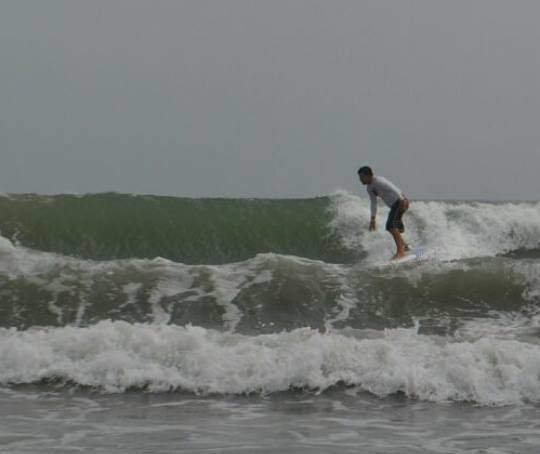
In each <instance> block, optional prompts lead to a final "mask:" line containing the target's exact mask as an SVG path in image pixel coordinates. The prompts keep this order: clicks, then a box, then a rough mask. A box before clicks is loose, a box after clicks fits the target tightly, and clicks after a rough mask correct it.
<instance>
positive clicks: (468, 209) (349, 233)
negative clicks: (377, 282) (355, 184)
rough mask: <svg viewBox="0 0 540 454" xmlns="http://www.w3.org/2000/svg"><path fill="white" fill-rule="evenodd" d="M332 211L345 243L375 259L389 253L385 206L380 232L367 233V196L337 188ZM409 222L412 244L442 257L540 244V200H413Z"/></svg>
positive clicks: (335, 227)
mask: <svg viewBox="0 0 540 454" xmlns="http://www.w3.org/2000/svg"><path fill="white" fill-rule="evenodd" d="M381 204H382V203H381ZM382 205H383V204H382ZM331 210H332V213H333V221H332V224H331V227H332V228H333V230H334V232H336V233H337V234H338V235H339V237H340V238H341V241H342V243H343V245H344V246H345V247H347V248H351V249H361V250H364V251H366V252H367V253H368V260H369V261H371V262H372V263H377V262H380V261H382V260H385V259H387V258H388V257H389V256H390V254H391V251H392V249H393V247H394V246H393V241H392V239H391V237H390V235H388V234H387V233H386V232H385V231H384V221H385V218H386V214H387V210H386V208H383V209H381V210H380V214H379V215H378V222H379V229H378V231H377V232H367V226H368V223H369V200H368V199H367V197H364V198H361V197H359V196H357V195H354V194H351V193H348V192H345V191H339V192H336V193H335V194H334V195H333V196H332V205H331ZM405 225H406V229H407V231H406V237H407V239H408V240H409V241H410V243H411V244H413V245H420V246H424V247H425V249H426V250H427V251H428V253H429V254H431V255H432V256H435V255H436V257H437V258H440V259H443V260H455V259H463V258H472V257H492V256H495V255H497V254H504V253H507V252H510V251H514V250H518V249H535V248H539V247H540V203H499V204H494V203H480V202H463V203H450V202H419V201H418V202H417V201H413V202H412V203H411V208H410V210H409V211H408V212H407V214H406V215H405Z"/></svg>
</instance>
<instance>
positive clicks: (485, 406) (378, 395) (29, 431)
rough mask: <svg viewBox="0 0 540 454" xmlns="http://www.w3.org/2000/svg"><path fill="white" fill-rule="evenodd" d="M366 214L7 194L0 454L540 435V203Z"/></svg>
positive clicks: (488, 447) (311, 202)
mask: <svg viewBox="0 0 540 454" xmlns="http://www.w3.org/2000/svg"><path fill="white" fill-rule="evenodd" d="M385 214H386V210H385V209H381V213H380V217H381V219H380V221H381V222H380V224H381V225H383V222H382V220H383V216H384V215H385ZM368 216H369V210H368V202H367V201H366V199H364V198H360V197H358V196H356V195H354V194H350V193H347V192H337V193H335V194H332V195H330V196H327V197H321V198H316V199H303V200H259V199H254V200H248V199H241V200H231V199H180V198H173V197H157V196H132V195H121V194H96V195H84V196H74V195H57V196H39V195H9V196H3V197H0V235H1V236H0V423H1V424H0V452H9V453H31V452H43V453H56V452H79V451H83V452H106V453H116V452H118V453H120V452H133V453H138V452H141V453H143V452H149V453H150V452H171V453H173V452H231V453H234V452H267V453H272V452H281V453H289V452H290V453H297V452H306V453H307V452H309V453H313V452H316V453H318V452H320V453H346V452H351V453H352V452H355V453H356V452H366V453H426V452H433V453H490V454H491V453H537V452H540V430H539V429H540V405H539V404H540V342H539V341H540V307H539V303H540V203H538V202H507V203H490V202H441V201H415V202H413V204H412V206H411V209H410V211H409V212H408V213H407V214H406V216H405V225H406V228H407V232H406V235H407V240H408V241H409V242H410V244H411V245H413V247H417V248H420V250H421V251H422V257H421V259H420V260H416V261H412V262H408V263H404V264H400V265H392V264H388V262H389V258H390V257H391V255H392V253H393V244H392V240H391V237H390V235H388V234H387V233H385V232H384V231H383V230H382V229H381V230H380V231H378V232H368V231H367V224H368Z"/></svg>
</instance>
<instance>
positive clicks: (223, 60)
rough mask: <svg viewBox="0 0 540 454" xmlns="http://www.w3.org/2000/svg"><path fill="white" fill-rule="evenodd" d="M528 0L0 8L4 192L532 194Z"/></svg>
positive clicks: (22, 4)
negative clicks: (388, 186) (381, 181)
mask: <svg viewBox="0 0 540 454" xmlns="http://www.w3.org/2000/svg"><path fill="white" fill-rule="evenodd" d="M539 18H540V2H538V1H535V0H531V1H509V0H508V1H506V0H505V1H497V0H467V1H460V0H451V1H450V0H445V1H437V0H425V1H420V0H418V1H407V0H395V1H386V0H373V1H362V0H351V1H341V0H332V1H330V0H325V1H319V0H264V1H263V0H189V1H182V0H177V1H172V0H171V1H160V0H153V1H150V0H92V1H85V0H47V1H42V0H35V1H31V0H27V1H20V0H1V1H0V191H1V192H38V193H61V192H77V193H86V192H102V191H118V192H133V193H153V194H169V195H177V196H195V197H205V196H220V197H235V196H242V197H246V196H247V197H290V196H302V197H304V196H305V197H309V196H314V195H323V194H327V193H330V192H332V191H333V190H335V189H337V188H343V189H347V190H362V191H363V188H360V187H359V184H358V181H357V179H356V175H355V172H356V169H357V168H358V166H359V165H362V164H371V165H372V166H373V167H374V169H375V171H376V172H378V173H380V174H381V175H384V176H386V177H388V178H390V179H391V180H393V181H394V182H395V183H396V184H398V186H400V187H401V188H402V189H404V190H405V192H407V193H408V194H409V195H410V196H411V197H415V198H448V199H454V198H476V199H539V198H540V197H539V194H540V178H538V170H539V169H540V27H539V26H538V20H539Z"/></svg>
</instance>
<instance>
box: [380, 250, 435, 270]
mask: <svg viewBox="0 0 540 454" xmlns="http://www.w3.org/2000/svg"><path fill="white" fill-rule="evenodd" d="M425 257H426V250H425V249H424V248H422V247H416V248H413V249H411V250H410V251H409V252H408V253H407V255H405V257H400V258H399V259H390V260H388V262H384V263H381V264H380V265H379V266H392V265H401V264H403V263H411V262H417V261H420V260H422V259H424V258H425Z"/></svg>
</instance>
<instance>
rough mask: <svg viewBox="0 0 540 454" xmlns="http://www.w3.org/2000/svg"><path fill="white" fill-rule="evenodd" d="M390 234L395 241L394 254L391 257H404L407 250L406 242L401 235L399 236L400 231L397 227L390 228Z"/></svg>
mask: <svg viewBox="0 0 540 454" xmlns="http://www.w3.org/2000/svg"><path fill="white" fill-rule="evenodd" d="M390 234H391V235H392V237H393V238H394V241H395V242H396V249H397V252H396V255H394V257H393V258H392V260H395V259H399V258H401V257H405V256H406V255H407V253H406V252H407V251H408V250H409V246H408V244H406V243H405V241H404V240H403V237H402V236H401V233H400V232H399V230H398V229H391V230H390Z"/></svg>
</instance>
